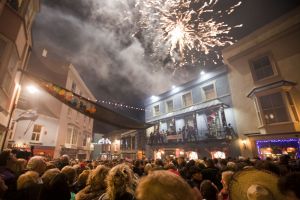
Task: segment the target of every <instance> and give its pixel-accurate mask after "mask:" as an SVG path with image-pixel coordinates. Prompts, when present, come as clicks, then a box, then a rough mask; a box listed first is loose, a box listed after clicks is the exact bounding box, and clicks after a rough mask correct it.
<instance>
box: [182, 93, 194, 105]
mask: <svg viewBox="0 0 300 200" xmlns="http://www.w3.org/2000/svg"><path fill="white" fill-rule="evenodd" d="M182 103H183V106H184V107H187V106H191V105H192V104H193V100H192V93H190V92H189V93H186V94H184V95H182Z"/></svg>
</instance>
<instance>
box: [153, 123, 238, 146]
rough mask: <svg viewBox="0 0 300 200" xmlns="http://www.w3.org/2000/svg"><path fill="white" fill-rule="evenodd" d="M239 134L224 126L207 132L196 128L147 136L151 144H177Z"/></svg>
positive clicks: (224, 138)
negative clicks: (200, 131)
mask: <svg viewBox="0 0 300 200" xmlns="http://www.w3.org/2000/svg"><path fill="white" fill-rule="evenodd" d="M237 138H238V136H237V134H236V133H235V132H234V130H233V129H232V128H228V127H225V128H222V129H220V130H207V131H206V132H202V133H199V132H198V131H196V130H194V129H190V130H189V131H185V132H182V131H181V132H176V133H175V132H173V133H162V132H156V133H154V134H152V135H151V134H150V137H148V138H147V144H148V145H150V146H162V145H163V146H165V145H176V144H190V143H199V142H204V141H218V140H220V141H224V140H225V141H228V142H230V141H231V140H234V139H237Z"/></svg>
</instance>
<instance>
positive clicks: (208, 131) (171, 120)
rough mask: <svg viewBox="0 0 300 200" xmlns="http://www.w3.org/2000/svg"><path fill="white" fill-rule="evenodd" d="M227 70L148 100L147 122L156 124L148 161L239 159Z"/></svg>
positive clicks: (151, 130)
mask: <svg viewBox="0 0 300 200" xmlns="http://www.w3.org/2000/svg"><path fill="white" fill-rule="evenodd" d="M227 70H228V69H227V67H226V66H220V67H218V68H216V69H215V70H214V71H211V72H208V73H205V74H201V75H199V78H198V79H195V80H193V81H190V82H188V83H185V84H183V85H181V86H177V87H174V88H172V90H170V91H168V92H166V93H163V94H161V95H159V96H152V97H150V98H149V99H147V100H146V103H145V109H146V111H145V115H146V116H145V118H146V122H148V123H153V124H154V126H153V127H151V128H149V129H147V133H146V135H147V138H148V145H147V149H146V154H147V155H146V156H147V157H150V158H151V157H152V158H161V157H163V156H176V157H178V156H186V157H190V158H195V156H196V155H197V156H199V157H224V156H225V157H226V156H237V155H239V151H238V146H237V137H236V135H235V127H236V125H235V124H236V123H235V119H234V116H233V111H232V101H231V92H230V88H229V84H228V78H227V73H228V71H227Z"/></svg>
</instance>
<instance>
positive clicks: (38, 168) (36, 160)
mask: <svg viewBox="0 0 300 200" xmlns="http://www.w3.org/2000/svg"><path fill="white" fill-rule="evenodd" d="M26 168H27V170H32V171H35V172H37V173H38V174H39V175H40V176H42V175H43V173H44V172H45V170H46V168H47V163H46V162H45V158H44V157H42V156H33V157H32V158H30V159H29V161H28V163H27V167H26Z"/></svg>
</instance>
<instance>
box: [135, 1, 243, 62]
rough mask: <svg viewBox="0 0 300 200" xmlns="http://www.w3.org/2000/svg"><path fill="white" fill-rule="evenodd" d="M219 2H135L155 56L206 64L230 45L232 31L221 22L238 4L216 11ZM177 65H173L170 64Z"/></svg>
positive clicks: (140, 25) (173, 60) (175, 60)
mask: <svg viewBox="0 0 300 200" xmlns="http://www.w3.org/2000/svg"><path fill="white" fill-rule="evenodd" d="M217 3H218V0H209V1H200V0H195V1H191V0H150V1H143V0H138V1H137V5H136V7H138V9H139V11H140V21H139V27H141V28H142V31H143V32H144V35H147V36H145V37H147V38H148V39H150V41H151V43H152V44H151V46H152V49H153V55H152V56H154V57H157V56H160V57H162V56H165V57H164V58H163V59H166V58H171V60H172V63H173V64H178V65H177V66H183V65H185V64H187V63H202V64H203V63H205V61H206V59H208V58H211V56H210V55H211V54H215V56H214V57H215V58H216V59H214V60H213V62H214V63H216V62H217V61H215V60H217V59H219V51H218V48H220V47H223V46H225V45H227V44H229V45H230V44H232V43H233V38H232V37H230V36H229V32H230V31H231V29H232V28H236V27H241V26H242V25H237V26H234V27H230V26H229V25H228V24H226V23H225V22H223V21H222V20H220V19H221V18H222V17H223V16H224V15H229V14H231V13H232V12H234V10H235V8H237V7H238V6H239V5H240V4H241V2H239V3H237V4H235V5H233V6H231V7H229V8H228V9H227V10H224V11H222V10H215V5H216V4H217ZM173 66H176V65H173Z"/></svg>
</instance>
